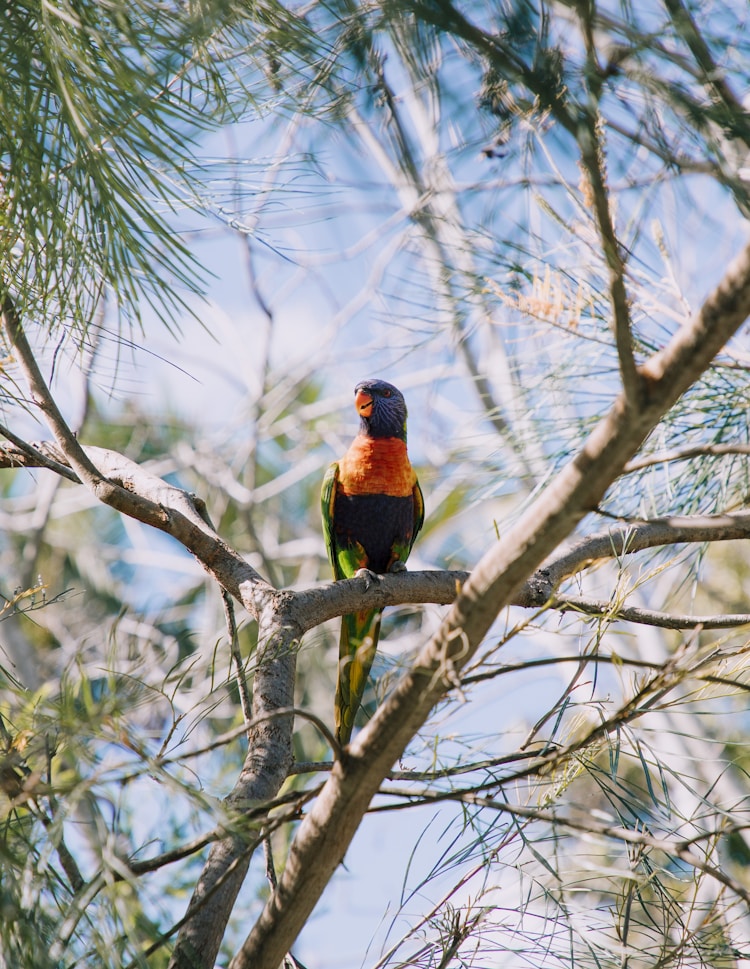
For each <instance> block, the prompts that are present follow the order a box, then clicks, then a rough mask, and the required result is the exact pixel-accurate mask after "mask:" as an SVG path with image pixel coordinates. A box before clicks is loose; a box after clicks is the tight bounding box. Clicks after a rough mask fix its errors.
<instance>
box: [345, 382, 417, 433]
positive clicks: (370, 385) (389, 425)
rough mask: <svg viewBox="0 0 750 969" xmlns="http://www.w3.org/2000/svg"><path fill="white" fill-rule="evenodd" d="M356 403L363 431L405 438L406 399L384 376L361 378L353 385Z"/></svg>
mask: <svg viewBox="0 0 750 969" xmlns="http://www.w3.org/2000/svg"><path fill="white" fill-rule="evenodd" d="M354 406H355V407H356V408H357V413H358V414H359V426H360V431H361V432H362V433H363V434H366V435H367V436H368V437H399V438H401V440H402V441H405V440H406V401H405V400H404V395H403V394H402V393H401V391H400V390H399V389H398V388H397V387H394V386H393V384H389V383H386V381H385V380H362V381H360V383H358V384H357V386H356V387H355V388H354Z"/></svg>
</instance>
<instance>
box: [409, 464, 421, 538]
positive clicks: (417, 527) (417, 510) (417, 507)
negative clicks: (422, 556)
mask: <svg viewBox="0 0 750 969" xmlns="http://www.w3.org/2000/svg"><path fill="white" fill-rule="evenodd" d="M412 497H413V498H414V531H413V532H412V533H411V545H410V546H409V551H410V552H411V550H412V548H413V546H414V542H415V541H416V539H417V535H418V534H419V532H420V531H421V529H422V525H424V495H423V494H422V489H421V488H420V487H419V481H415V482H414V490H413V491H412Z"/></svg>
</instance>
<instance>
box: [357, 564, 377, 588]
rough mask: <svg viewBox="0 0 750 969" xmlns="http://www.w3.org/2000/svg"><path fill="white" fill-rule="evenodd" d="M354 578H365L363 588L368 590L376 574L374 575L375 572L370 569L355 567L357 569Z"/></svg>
mask: <svg viewBox="0 0 750 969" xmlns="http://www.w3.org/2000/svg"><path fill="white" fill-rule="evenodd" d="M354 578H355V579H364V580H365V589H367V590H368V591H369V589H370V587H371V586H372V584H373V582H375V580H376V575H375V573H374V572H373V571H372V570H371V569H357V571H356V572H355V573H354Z"/></svg>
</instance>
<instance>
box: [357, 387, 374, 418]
mask: <svg viewBox="0 0 750 969" xmlns="http://www.w3.org/2000/svg"><path fill="white" fill-rule="evenodd" d="M354 406H355V407H356V408H357V413H358V414H359V415H360V416H361V417H369V416H370V414H371V413H372V397H371V396H370V395H369V394H368V393H365V391H364V390H358V391H357V396H356V397H355V398H354Z"/></svg>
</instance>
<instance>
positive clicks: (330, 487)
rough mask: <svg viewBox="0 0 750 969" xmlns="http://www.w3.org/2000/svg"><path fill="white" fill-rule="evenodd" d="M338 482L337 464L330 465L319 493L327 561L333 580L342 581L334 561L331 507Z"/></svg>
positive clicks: (342, 576)
mask: <svg viewBox="0 0 750 969" xmlns="http://www.w3.org/2000/svg"><path fill="white" fill-rule="evenodd" d="M338 480H339V466H338V463H335V464H332V465H331V466H330V468H329V469H328V470H327V471H326V475H325V478H323V489H322V491H321V492H320V510H321V512H322V515H323V537H324V538H325V542H326V552H327V553H328V561H329V562H330V563H331V569H332V570H333V577H334V579H343V578H344V575H343V574H342V573H341V572H340V570H339V568H338V563H337V561H336V543H335V541H334V538H333V505H334V502H335V501H336V484H337V483H338Z"/></svg>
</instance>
